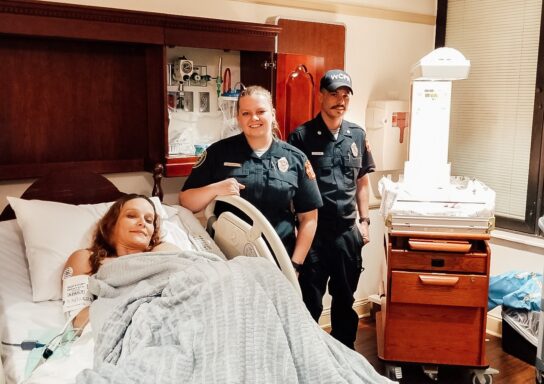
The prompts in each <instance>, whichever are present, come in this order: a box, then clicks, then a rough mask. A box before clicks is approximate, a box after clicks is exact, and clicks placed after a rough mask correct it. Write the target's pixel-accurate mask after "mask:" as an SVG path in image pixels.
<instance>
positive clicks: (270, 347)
mask: <svg viewBox="0 0 544 384" xmlns="http://www.w3.org/2000/svg"><path fill="white" fill-rule="evenodd" d="M90 287H91V288H90V289H91V290H92V292H93V293H94V294H95V295H96V296H98V299H97V300H95V301H94V302H93V304H92V306H91V325H92V328H93V330H97V334H96V336H95V343H96V344H95V356H94V359H95V360H94V368H93V369H92V370H84V371H82V372H81V373H80V374H79V375H78V377H77V383H123V384H125V383H165V384H166V383H168V384H170V383H206V384H207V383H221V384H223V383H266V384H268V383H278V384H280V383H281V384H288V383H311V384H316V383H324V384H333V383H391V381H390V380H388V379H386V378H385V377H382V376H380V375H379V374H378V373H377V372H376V371H375V370H374V369H373V367H372V366H371V365H370V364H369V363H368V362H367V361H366V360H365V359H364V357H362V356H361V355H360V354H358V353H357V352H355V351H352V350H350V349H348V348H346V347H345V346H344V345H343V344H341V343H339V342H338V341H336V340H335V339H333V338H332V337H331V336H329V335H328V334H327V333H326V332H324V331H323V330H322V329H321V328H320V327H319V326H318V325H317V324H316V323H315V322H314V321H313V319H312V318H311V316H310V314H309V313H308V312H307V310H306V308H305V306H304V303H303V302H302V301H301V299H300V298H299V297H298V295H297V293H296V292H295V290H294V289H293V287H292V286H291V285H290V283H289V282H288V281H287V280H286V279H285V278H284V276H283V275H282V274H281V272H280V271H279V269H278V268H277V267H276V266H275V265H273V264H272V263H270V262H269V261H267V260H265V259H261V258H254V257H243V256H240V257H237V258H235V259H233V260H231V261H228V262H225V261H221V260H220V259H219V258H218V257H217V256H215V255H212V254H208V253H202V252H187V251H184V252H180V253H177V254H172V253H168V252H154V253H142V254H135V255H130V256H123V257H120V258H118V259H116V260H115V261H112V262H110V263H108V264H105V265H103V266H102V267H101V268H100V270H99V272H98V273H97V274H96V275H95V276H94V277H93V278H92V279H91V282H90Z"/></svg>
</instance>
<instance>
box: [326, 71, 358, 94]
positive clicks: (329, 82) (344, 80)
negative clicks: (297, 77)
mask: <svg viewBox="0 0 544 384" xmlns="http://www.w3.org/2000/svg"><path fill="white" fill-rule="evenodd" d="M340 87H347V88H349V91H350V93H351V94H353V89H352V88H351V77H350V76H349V75H348V74H347V73H346V72H344V71H342V70H341V69H331V70H330V71H327V72H326V73H325V75H323V77H322V78H321V81H320V83H319V89H326V90H327V91H329V92H334V91H336V90H337V89H338V88H340Z"/></svg>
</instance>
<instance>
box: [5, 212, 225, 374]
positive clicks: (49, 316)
mask: <svg viewBox="0 0 544 384" xmlns="http://www.w3.org/2000/svg"><path fill="white" fill-rule="evenodd" d="M164 207H165V210H166V212H167V214H168V219H167V220H164V221H163V226H164V227H165V228H168V236H167V237H166V238H164V240H165V241H170V242H173V243H175V244H177V245H178V246H180V247H181V248H183V249H192V250H196V251H199V250H205V251H208V252H212V253H215V254H217V255H218V256H220V257H222V258H223V259H225V260H226V258H225V256H224V255H223V253H222V252H221V250H220V249H219V248H218V247H217V245H216V244H215V243H214V242H213V240H212V239H211V238H210V237H209V235H208V234H207V232H206V231H205V229H204V228H203V227H202V225H201V224H200V222H199V221H198V219H196V218H195V217H194V215H193V214H192V213H191V212H190V211H188V210H186V209H185V208H182V207H179V206H174V207H169V206H164ZM0 266H1V267H0V336H1V340H2V341H4V342H7V343H20V342H21V341H23V340H25V339H29V338H30V337H29V336H31V335H34V334H37V333H40V332H46V331H49V332H51V331H52V330H54V329H58V330H60V329H61V328H62V326H63V325H64V321H65V319H64V315H63V313H62V303H61V301H60V300H59V301H46V302H40V303H34V302H33V301H32V290H31V285H30V278H29V271H28V263H27V260H26V258H25V248H24V240H23V235H22V233H21V230H20V228H19V226H18V225H17V221H16V220H9V221H5V222H0ZM93 349H94V342H93V340H92V337H91V332H90V326H88V327H86V329H85V331H84V334H83V335H82V337H81V338H79V339H78V340H77V341H76V342H75V343H74V344H73V345H72V346H71V348H70V352H69V354H66V355H64V356H63V357H60V358H59V357H57V358H55V359H53V358H51V359H49V360H48V361H47V363H46V364H43V365H42V366H40V367H38V369H36V371H35V372H34V373H33V374H32V376H31V377H30V378H29V379H27V380H26V381H25V384H27V383H28V384H30V383H55V384H61V383H73V382H74V379H75V376H76V374H77V373H78V372H79V371H81V370H82V369H84V368H87V367H92V361H93ZM28 356H29V352H28V351H22V350H21V349H20V348H19V347H11V346H5V345H3V346H2V356H1V357H2V361H3V365H4V371H5V372H4V373H5V375H6V384H15V383H21V382H22V381H23V379H24V372H25V367H26V363H27V359H28Z"/></svg>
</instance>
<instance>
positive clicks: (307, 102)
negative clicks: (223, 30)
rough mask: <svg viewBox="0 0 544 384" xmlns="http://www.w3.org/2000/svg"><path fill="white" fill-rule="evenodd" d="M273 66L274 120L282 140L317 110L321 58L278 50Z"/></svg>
mask: <svg viewBox="0 0 544 384" xmlns="http://www.w3.org/2000/svg"><path fill="white" fill-rule="evenodd" d="M276 63H277V68H276V93H275V97H276V119H277V121H278V124H279V126H280V132H281V135H282V139H284V140H285V139H287V136H288V135H289V133H290V132H291V131H293V130H294V129H295V128H296V127H297V126H298V125H300V124H302V123H304V122H305V121H308V120H310V119H311V118H312V117H313V116H314V115H315V114H316V113H317V111H318V110H319V104H318V97H317V94H318V92H319V79H320V78H321V76H323V73H324V59H323V58H322V57H317V56H312V55H295V54H288V53H278V55H277V60H276Z"/></svg>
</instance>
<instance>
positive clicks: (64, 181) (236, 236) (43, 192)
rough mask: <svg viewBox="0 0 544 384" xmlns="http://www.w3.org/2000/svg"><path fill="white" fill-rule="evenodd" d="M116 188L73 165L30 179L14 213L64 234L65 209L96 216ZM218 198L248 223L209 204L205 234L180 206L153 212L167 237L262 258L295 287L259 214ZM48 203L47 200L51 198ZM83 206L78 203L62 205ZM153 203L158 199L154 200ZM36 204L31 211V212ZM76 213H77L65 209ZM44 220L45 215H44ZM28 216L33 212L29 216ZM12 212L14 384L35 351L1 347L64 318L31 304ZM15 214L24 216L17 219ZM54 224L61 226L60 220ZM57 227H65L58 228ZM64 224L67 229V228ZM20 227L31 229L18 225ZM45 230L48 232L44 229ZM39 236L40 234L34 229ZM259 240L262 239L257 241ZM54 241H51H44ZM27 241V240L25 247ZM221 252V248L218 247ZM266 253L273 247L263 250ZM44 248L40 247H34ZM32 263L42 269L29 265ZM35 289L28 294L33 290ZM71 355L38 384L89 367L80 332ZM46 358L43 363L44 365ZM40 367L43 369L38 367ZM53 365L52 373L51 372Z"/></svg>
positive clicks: (7, 233)
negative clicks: (32, 203) (29, 203)
mask: <svg viewBox="0 0 544 384" xmlns="http://www.w3.org/2000/svg"><path fill="white" fill-rule="evenodd" d="M121 195H122V193H121V192H120V191H119V190H117V188H116V187H115V186H114V185H113V184H112V183H110V182H109V181H108V180H107V179H105V178H103V177H102V176H100V175H96V174H91V173H86V172H82V171H81V170H79V169H68V170H66V171H63V172H59V173H56V174H53V175H49V176H47V177H44V178H42V179H39V180H37V181H36V182H35V183H34V184H32V185H31V186H30V187H29V188H28V189H27V191H25V193H23V195H22V196H21V197H22V199H25V200H21V201H19V204H21V203H22V208H21V207H18V210H17V211H18V213H19V212H21V213H22V214H24V215H28V216H30V223H29V225H30V227H32V226H34V227H36V226H37V225H39V224H40V222H43V225H44V226H47V227H48V228H47V230H49V231H51V230H53V231H54V232H52V233H53V236H54V235H55V231H56V232H63V231H65V232H66V234H65V235H66V236H68V235H69V232H70V231H73V230H74V228H73V227H77V225H79V224H75V223H68V222H63V220H66V219H67V218H69V217H70V214H71V213H69V212H67V211H66V212H64V209H65V208H73V209H76V208H78V207H81V209H86V210H87V211H85V212H84V215H89V212H91V213H90V215H91V216H89V217H92V215H93V214H94V215H99V214H100V213H103V212H105V210H106V209H107V206H106V205H105V204H104V203H103V202H110V201H114V200H115V199H117V198H118V197H120V196H121ZM32 199H38V200H43V202H37V203H38V204H42V203H43V204H42V205H38V206H29V207H27V206H25V204H27V200H32ZM220 199H221V201H223V202H225V203H229V204H232V205H234V206H236V207H237V208H238V209H240V210H242V211H243V212H244V213H245V214H246V215H248V216H249V217H250V219H251V220H252V222H253V223H252V224H251V225H250V224H248V223H246V222H245V221H243V220H241V219H239V218H237V217H236V216H234V215H233V214H232V213H230V212H225V213H224V214H222V215H220V216H219V217H215V215H214V213H213V205H212V206H210V207H208V209H207V210H206V216H207V219H208V223H209V227H210V228H211V229H213V232H214V237H215V238H216V239H217V240H216V241H214V240H213V239H212V237H211V236H210V235H209V234H208V233H207V232H206V230H205V229H204V228H203V227H202V225H201V224H200V222H199V221H198V220H197V219H196V218H195V217H194V216H193V215H192V214H191V213H190V212H189V211H187V210H185V209H184V208H182V207H179V206H174V207H171V206H165V205H161V204H160V203H158V204H159V214H160V215H161V217H162V222H163V226H162V229H163V232H164V233H163V234H164V236H165V237H166V240H167V241H170V242H174V243H176V244H177V245H178V246H180V247H181V248H185V249H193V250H196V251H199V250H204V251H208V252H212V253H215V254H216V255H219V256H220V257H222V258H231V257H234V256H236V255H249V256H264V257H266V258H268V259H269V260H271V261H272V262H274V263H276V264H277V265H278V266H279V267H280V268H281V270H282V271H283V273H284V274H285V276H286V277H287V278H288V279H289V281H291V282H292V283H293V284H294V286H295V287H296V289H297V290H298V292H300V290H299V289H300V288H299V287H298V282H297V279H296V275H295V272H294V270H293V268H292V266H291V263H290V260H289V257H288V255H287V253H286V251H285V249H284V248H283V245H282V243H281V241H280V240H279V238H278V236H277V234H276V233H275V231H274V230H273V228H272V226H271V225H270V224H269V223H268V222H267V221H266V219H265V218H264V216H263V215H262V214H261V213H260V212H259V211H257V210H256V209H255V208H254V207H253V206H252V205H251V204H249V203H248V202H247V201H245V200H243V199H241V198H233V197H222V198H220ZM52 202H53V203H52ZM54 202H58V203H68V204H84V205H80V206H75V205H70V206H68V205H67V204H66V205H65V204H62V205H53V206H47V204H51V203H52V204H55V203H54ZM155 202H156V203H157V202H158V199H157V200H156V201H155ZM36 209H38V211H36ZM72 213H74V214H77V211H74V212H72ZM48 214H49V216H48V217H44V215H45V216H47V215H48ZM33 215H34V216H33ZM13 218H14V214H13V212H12V209H11V207H10V206H8V207H7V208H6V209H5V210H4V212H3V213H2V215H1V216H0V244H1V245H2V246H1V247H0V263H1V265H2V267H1V268H0V337H1V340H2V344H3V345H2V346H1V350H2V354H1V357H2V359H1V363H2V364H0V383H1V384H4V383H7V384H11V383H19V382H21V380H22V379H23V378H24V377H25V371H26V374H28V372H29V370H30V364H31V363H30V361H32V359H33V358H35V357H36V356H32V355H31V354H32V353H34V352H29V351H23V350H21V348H20V347H17V346H13V345H5V344H18V343H21V341H22V340H28V339H38V340H39V339H40V338H41V337H50V336H47V335H48V333H50V332H51V330H52V329H60V328H61V327H62V325H63V324H64V322H65V319H64V316H63V313H62V303H61V301H60V300H54V301H51V300H45V301H40V302H35V301H33V289H32V287H31V284H30V281H31V280H30V277H29V276H30V274H29V264H28V263H29V261H28V260H27V259H26V257H25V241H26V240H27V235H28V233H26V232H25V233H24V235H25V237H24V238H23V232H22V229H21V228H20V226H19V225H18V223H17V220H14V219H13ZM18 219H21V220H23V219H25V218H24V217H18ZM59 222H60V224H59ZM61 224H64V226H65V227H62V226H59V227H58V228H56V226H57V225H61ZM69 227H71V228H69ZM24 230H25V231H30V230H32V228H29V227H25V229H24ZM45 232H47V231H45ZM34 235H37V236H38V237H39V234H34ZM263 237H264V238H266V241H265V240H263ZM51 240H53V239H51ZM26 245H27V246H28V244H26ZM222 250H224V251H222ZM270 250H272V252H270ZM41 251H43V250H41ZM33 267H34V268H35V269H36V268H41V267H42V266H40V265H38V264H34V265H33ZM59 278H60V276H59ZM34 294H35V292H34ZM70 348H71V349H70V350H71V354H74V355H75V356H78V358H75V359H71V360H69V361H67V363H66V364H64V365H58V364H57V363H54V362H52V367H53V366H55V365H57V366H55V367H54V368H51V369H49V370H48V369H45V370H44V372H45V373H44V376H43V380H40V382H46V383H47V382H51V383H61V382H73V378H74V377H75V375H76V374H77V372H79V371H80V370H82V369H84V368H86V367H90V366H92V354H93V342H92V339H91V338H90V335H89V334H88V333H86V332H84V333H83V335H82V336H81V337H80V338H79V339H78V340H77V341H76V342H75V343H74V344H73V345H71V347H70ZM47 363H48V364H49V363H50V362H49V361H48V362H47ZM38 369H42V367H40V368H38ZM52 370H54V371H55V373H52V372H50V371H52Z"/></svg>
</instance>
